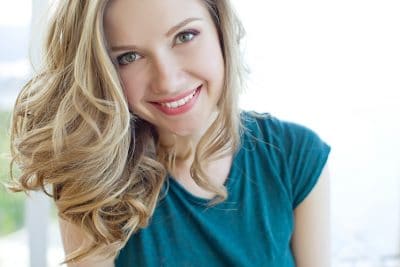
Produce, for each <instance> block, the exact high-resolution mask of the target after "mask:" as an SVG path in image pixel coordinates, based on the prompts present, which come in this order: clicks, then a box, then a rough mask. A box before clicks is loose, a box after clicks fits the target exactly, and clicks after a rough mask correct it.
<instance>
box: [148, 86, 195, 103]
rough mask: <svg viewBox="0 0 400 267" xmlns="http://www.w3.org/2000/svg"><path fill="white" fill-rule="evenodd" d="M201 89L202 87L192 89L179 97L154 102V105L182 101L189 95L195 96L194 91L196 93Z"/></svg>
mask: <svg viewBox="0 0 400 267" xmlns="http://www.w3.org/2000/svg"><path fill="white" fill-rule="evenodd" d="M200 87H201V85H199V86H197V87H196V88H195V89H190V90H189V91H185V92H183V93H181V94H179V95H177V96H174V97H171V98H164V99H161V100H157V101H152V103H169V102H175V101H177V100H179V99H182V98H184V97H186V96H188V95H191V94H193V92H194V91H196V90H197V89H199V88H200Z"/></svg>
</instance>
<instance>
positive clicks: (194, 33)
mask: <svg viewBox="0 0 400 267" xmlns="http://www.w3.org/2000/svg"><path fill="white" fill-rule="evenodd" d="M188 33H191V34H193V35H194V37H193V39H195V38H196V36H197V35H199V34H200V31H199V30H196V29H192V28H191V29H187V30H182V31H180V32H179V33H177V34H176V35H175V37H174V44H175V43H176V40H177V39H178V38H179V36H181V35H182V34H188ZM190 41H192V40H190ZM190 41H189V42H190Z"/></svg>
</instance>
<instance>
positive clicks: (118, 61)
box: [115, 51, 142, 66]
mask: <svg viewBox="0 0 400 267" xmlns="http://www.w3.org/2000/svg"><path fill="white" fill-rule="evenodd" d="M130 53H133V54H135V57H137V58H135V60H134V61H132V62H128V63H126V64H121V63H120V61H121V60H122V58H123V57H124V56H126V55H128V54H130ZM141 57H142V56H141V55H140V54H139V53H138V52H136V51H126V52H123V53H120V54H119V55H117V56H116V58H115V63H116V64H117V65H119V66H125V65H129V64H131V63H133V62H135V61H137V60H139V59H140V58H141Z"/></svg>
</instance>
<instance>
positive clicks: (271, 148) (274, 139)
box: [242, 112, 331, 208]
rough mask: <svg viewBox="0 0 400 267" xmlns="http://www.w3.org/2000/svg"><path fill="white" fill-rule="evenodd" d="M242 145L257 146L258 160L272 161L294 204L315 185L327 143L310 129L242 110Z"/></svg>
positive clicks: (324, 161) (326, 156) (324, 159)
mask: <svg viewBox="0 0 400 267" xmlns="http://www.w3.org/2000/svg"><path fill="white" fill-rule="evenodd" d="M242 124H243V129H244V130H243V131H244V136H245V138H244V140H245V141H244V146H249V144H250V145H251V148H257V150H258V152H259V153H257V155H258V156H260V157H262V159H260V160H262V161H264V162H268V163H269V164H272V165H273V166H271V167H272V168H274V169H276V171H277V172H279V173H280V175H279V176H280V179H281V182H282V184H283V185H284V187H285V188H286V190H287V191H288V194H289V195H290V196H291V200H292V205H293V208H295V207H297V206H298V205H299V204H300V203H301V202H302V201H303V200H304V198H305V197H306V196H307V195H308V193H309V192H310V191H311V189H312V188H313V187H314V185H315V184H316V182H317V180H318V177H319V176H320V174H321V172H322V169H323V167H324V166H325V164H326V162H327V159H328V155H329V153H330V149H331V148H330V146H329V145H328V144H327V143H326V142H325V141H324V140H323V139H322V138H321V137H320V136H319V135H318V134H317V133H316V132H315V131H314V130H312V129H310V128H308V127H306V126H304V125H301V124H298V123H294V122H289V121H284V120H280V119H278V118H276V117H274V116H272V115H271V114H269V113H263V114H260V113H255V112H243V113H242Z"/></svg>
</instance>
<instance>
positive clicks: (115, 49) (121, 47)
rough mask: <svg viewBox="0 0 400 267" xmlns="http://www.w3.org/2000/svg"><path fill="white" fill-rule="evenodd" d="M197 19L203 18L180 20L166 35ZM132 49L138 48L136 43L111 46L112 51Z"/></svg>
mask: <svg viewBox="0 0 400 267" xmlns="http://www.w3.org/2000/svg"><path fill="white" fill-rule="evenodd" d="M196 20H202V19H201V18H187V19H185V20H183V21H181V22H179V23H178V24H176V25H175V26H173V27H172V28H171V29H169V30H168V31H167V33H166V34H165V36H167V37H169V36H171V35H172V34H173V33H174V32H176V31H178V30H179V29H180V28H182V27H184V26H185V25H187V24H189V23H191V22H193V21H196ZM131 49H134V50H136V49H137V47H136V46H134V45H117V46H112V47H111V50H112V51H122V50H131Z"/></svg>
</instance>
